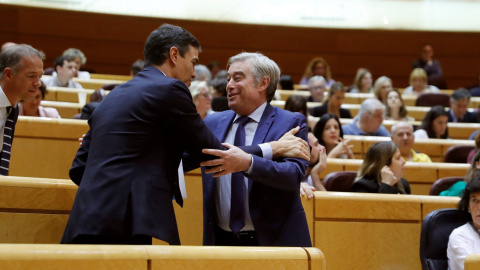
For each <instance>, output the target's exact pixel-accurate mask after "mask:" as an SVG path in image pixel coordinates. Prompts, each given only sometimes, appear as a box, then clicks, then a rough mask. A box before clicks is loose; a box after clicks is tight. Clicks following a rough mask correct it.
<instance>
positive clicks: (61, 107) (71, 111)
mask: <svg viewBox="0 0 480 270" xmlns="http://www.w3.org/2000/svg"><path fill="white" fill-rule="evenodd" d="M40 105H42V106H43V107H50V108H55V109H57V111H58V114H60V116H61V117H62V118H67V119H68V118H72V117H73V116H74V115H75V114H78V113H81V112H82V108H83V106H84V105H85V104H80V103H78V102H77V103H73V102H63V101H50V100H42V101H41V103H40Z"/></svg>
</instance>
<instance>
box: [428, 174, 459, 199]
mask: <svg viewBox="0 0 480 270" xmlns="http://www.w3.org/2000/svg"><path fill="white" fill-rule="evenodd" d="M463 179H464V177H444V178H440V179H438V180H437V181H435V182H433V184H432V186H431V187H430V193H429V195H434V196H438V195H440V192H442V191H444V190H447V189H449V188H450V187H451V186H452V185H453V184H455V183H457V182H459V181H463Z"/></svg>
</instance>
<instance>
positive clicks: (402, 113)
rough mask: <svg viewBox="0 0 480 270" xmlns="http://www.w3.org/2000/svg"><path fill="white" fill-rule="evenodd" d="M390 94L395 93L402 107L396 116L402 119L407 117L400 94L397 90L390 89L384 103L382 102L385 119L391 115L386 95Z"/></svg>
mask: <svg viewBox="0 0 480 270" xmlns="http://www.w3.org/2000/svg"><path fill="white" fill-rule="evenodd" d="M390 92H396V93H397V94H398V98H399V99H400V101H401V102H402V106H400V110H399V111H398V115H399V116H400V117H402V118H405V117H406V116H407V113H408V112H407V108H406V107H405V102H403V98H402V94H401V93H400V92H399V91H398V90H397V89H392V90H390V91H388V93H387V95H386V98H385V101H384V105H385V115H386V116H387V117H390V116H391V115H392V112H391V110H390V107H389V106H388V95H389V94H390Z"/></svg>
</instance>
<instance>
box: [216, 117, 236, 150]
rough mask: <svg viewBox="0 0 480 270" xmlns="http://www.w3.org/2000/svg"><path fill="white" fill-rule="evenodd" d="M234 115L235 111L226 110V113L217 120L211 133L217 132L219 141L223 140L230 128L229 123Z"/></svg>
mask: <svg viewBox="0 0 480 270" xmlns="http://www.w3.org/2000/svg"><path fill="white" fill-rule="evenodd" d="M235 115H236V114H235V112H233V111H227V113H225V115H224V116H223V117H222V118H221V119H220V121H219V122H218V125H217V127H216V130H215V131H214V132H213V133H214V134H217V139H218V140H219V141H221V142H225V138H226V137H227V132H228V130H229V128H230V125H231V124H232V123H233V120H234V119H235Z"/></svg>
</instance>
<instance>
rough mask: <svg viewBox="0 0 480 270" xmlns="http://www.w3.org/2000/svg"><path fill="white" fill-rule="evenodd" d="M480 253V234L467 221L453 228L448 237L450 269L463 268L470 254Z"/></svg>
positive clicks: (459, 269) (458, 269) (460, 269)
mask: <svg viewBox="0 0 480 270" xmlns="http://www.w3.org/2000/svg"><path fill="white" fill-rule="evenodd" d="M472 253H480V234H479V233H478V232H477V231H475V229H474V228H473V227H472V225H470V223H466V224H465V225H463V226H460V227H458V228H456V229H455V230H453V232H452V233H451V234H450V237H449V239H448V248H447V256H448V269H450V270H463V269H464V264H465V258H466V257H467V255H468V254H472Z"/></svg>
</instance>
